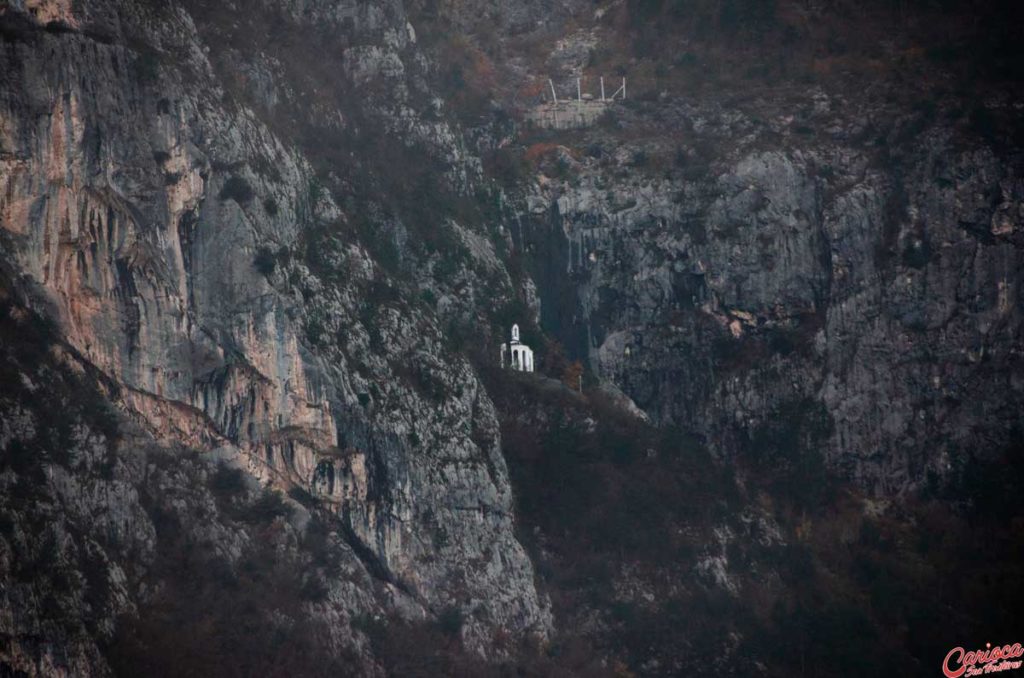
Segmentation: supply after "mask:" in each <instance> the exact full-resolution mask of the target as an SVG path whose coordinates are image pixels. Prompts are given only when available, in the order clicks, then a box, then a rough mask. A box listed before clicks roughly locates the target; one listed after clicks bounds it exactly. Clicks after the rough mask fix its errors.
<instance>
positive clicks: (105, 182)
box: [0, 2, 550, 650]
mask: <svg viewBox="0 0 1024 678" xmlns="http://www.w3.org/2000/svg"><path fill="white" fill-rule="evenodd" d="M207 9H208V8H206V7H205V6H204V5H201V4H198V3H197V4H196V6H195V7H190V6H188V5H179V4H172V5H159V6H158V5H153V6H150V5H147V4H139V3H105V2H97V3H83V4H82V5H81V6H78V5H76V6H74V7H63V8H58V7H55V6H51V5H49V4H45V3H44V4H42V5H38V4H35V3H28V4H26V5H20V4H15V5H13V6H10V7H8V8H7V9H6V10H3V13H2V15H0V20H2V21H3V22H4V23H3V28H4V38H3V40H4V42H3V52H2V56H0V60H2V62H3V73H4V75H3V76H2V77H3V86H2V87H0V99H2V101H0V186H2V187H3V188H2V198H0V215H2V216H0V220H2V224H3V228H4V231H5V238H6V241H5V242H6V243H7V244H6V245H5V248H4V249H5V257H7V259H8V260H9V261H10V262H11V263H13V264H14V265H15V266H16V268H17V269H18V270H19V271H20V272H21V281H20V283H19V285H20V286H21V287H23V288H25V289H29V290H31V291H32V294H33V296H34V297H35V298H36V299H37V302H36V305H37V307H38V308H43V307H44V306H45V307H46V309H47V312H49V313H50V314H52V316H53V317H54V318H56V319H57V320H58V322H59V324H60V327H61V331H62V333H63V335H64V336H65V337H66V340H67V342H68V344H69V345H70V347H71V348H72V349H73V350H74V351H75V353H76V354H77V355H78V356H80V359H81V360H82V361H83V362H84V363H86V364H88V365H90V366H91V367H94V368H95V369H97V370H99V372H100V373H102V374H103V375H105V377H107V378H109V379H111V380H112V381H113V382H114V383H115V384H117V386H118V387H119V393H120V396H119V398H118V401H119V403H120V404H121V406H122V407H124V408H125V410H126V411H127V412H128V413H129V414H130V415H131V416H132V417H133V418H134V419H135V420H136V421H137V422H138V423H139V424H140V425H141V426H142V427H143V428H144V429H145V430H146V431H147V432H148V434H149V435H152V436H153V437H155V438H156V439H158V440H161V441H163V442H164V443H165V444H181V445H187V446H194V447H198V448H200V449H207V450H208V449H212V448H225V449H228V450H234V451H235V453H237V454H240V455H241V456H240V458H241V459H242V460H244V465H245V467H246V468H247V470H248V471H249V472H250V473H252V474H253V475H255V476H256V477H257V478H259V479H260V480H261V481H264V482H266V483H269V484H271V485H273V486H276V487H279V488H281V489H288V488H291V487H299V488H304V489H305V490H308V491H310V492H312V493H314V494H315V495H317V496H319V497H320V498H322V499H323V500H324V501H325V502H327V503H328V504H329V505H331V506H333V507H334V509H335V510H336V512H337V515H338V516H340V517H341V519H342V520H343V522H344V524H345V525H346V526H348V529H349V530H350V535H351V537H352V539H353V540H355V542H356V548H357V551H356V552H357V553H359V554H360V555H361V556H362V557H363V558H364V559H365V560H366V561H367V562H366V566H367V567H369V568H370V569H371V571H373V572H375V573H377V574H378V575H379V576H383V577H384V578H385V579H386V580H387V581H388V582H390V583H391V584H393V585H394V586H396V587H398V588H399V589H400V590H402V591H404V593H403V595H407V596H409V597H410V598H411V599H412V600H414V601H416V605H419V606H422V607H424V608H426V609H428V610H432V611H434V612H438V611H440V610H442V609H445V608H447V607H455V608H458V609H462V610H463V611H464V613H465V614H466V619H467V622H466V624H465V625H464V627H463V629H464V631H463V633H464V636H465V640H466V641H467V642H468V643H469V644H470V645H471V646H474V647H477V648H479V649H481V650H483V649H485V648H486V647H487V646H488V644H489V641H488V639H489V638H490V636H491V633H492V632H493V630H494V629H497V628H506V629H508V630H510V631H513V632H514V633H517V634H518V633H525V632H535V633H538V634H541V635H543V634H545V633H546V631H547V629H548V628H549V625H550V620H549V616H548V613H547V612H546V611H545V608H544V606H543V604H542V603H541V601H539V600H538V597H537V594H536V592H535V590H534V587H533V581H532V578H533V573H532V567H531V565H530V562H529V560H528V559H527V557H526V555H525V553H524V552H523V550H522V548H521V547H520V546H519V544H518V542H517V541H516V539H515V537H514V536H513V527H512V525H513V518H512V515H511V508H510V488H509V485H508V479H507V473H506V471H505V468H504V461H503V459H502V456H501V453H500V440H499V438H498V434H497V425H496V419H495V415H494V411H493V406H492V405H491V403H490V401H489V399H488V397H487V395H486V393H485V392H484V391H483V389H482V387H481V386H480V385H479V383H478V382H477V380H476V378H475V376H474V374H473V371H472V370H471V368H470V367H469V365H468V363H467V362H466V361H465V359H464V358H461V357H458V356H456V355H453V354H450V353H448V352H447V351H446V350H445V349H444V344H443V341H442V335H441V333H440V331H439V329H438V326H437V320H436V319H435V318H434V316H433V315H432V314H431V313H430V312H428V311H426V310H424V309H422V308H419V307H417V306H415V305H410V304H408V303H405V302H404V301H402V302H401V303H393V304H383V303H382V304H380V306H379V307H376V308H374V309H373V311H374V313H375V317H368V316H366V315H365V313H366V311H367V306H368V303H367V299H366V297H365V293H366V290H367V289H370V288H372V289H376V290H386V289H387V288H388V287H389V286H390V285H391V284H392V283H391V282H389V276H388V274H387V273H386V272H385V271H384V270H383V269H382V268H381V266H380V264H379V263H378V262H377V261H375V259H374V258H373V257H372V256H371V255H370V254H369V253H368V252H367V250H366V249H365V247H364V246H362V245H361V244H359V243H358V242H357V241H356V240H355V239H352V240H350V241H349V242H346V243H343V241H342V240H341V239H340V237H339V236H330V237H331V238H332V240H331V242H332V243H334V244H336V245H337V246H339V248H340V251H339V252H338V259H336V260H335V261H332V262H331V267H330V268H328V269H321V271H320V273H319V274H317V273H314V272H312V271H311V270H310V268H309V267H308V266H306V265H305V264H304V263H303V261H301V260H299V259H297V258H296V260H294V261H286V260H285V258H282V257H280V256H279V255H282V254H283V253H287V252H291V251H297V250H300V249H301V248H302V247H303V246H304V245H305V241H304V238H306V234H308V233H309V232H310V231H314V230H316V229H324V228H327V227H331V226H334V225H336V224H338V223H344V222H351V221H352V220H354V219H355V218H357V217H358V216H359V215H357V214H355V213H354V212H352V211H350V210H347V209H344V206H341V207H339V206H338V204H336V201H335V199H334V196H335V195H337V193H333V192H332V190H329V189H326V188H322V186H323V184H321V183H320V182H322V181H324V180H325V179H324V176H323V175H322V174H318V170H317V169H316V168H315V167H314V166H313V164H312V163H311V161H310V159H309V158H308V157H307V156H306V155H305V154H304V152H303V144H308V145H310V146H307V147H308V148H315V147H316V146H317V145H322V144H325V143H331V142H330V141H327V140H318V139H316V138H313V139H309V138H299V140H298V143H296V138H297V137H299V132H298V131H297V130H295V129H289V127H288V126H287V125H286V124H284V125H283V124H282V123H284V122H285V120H286V119H287V116H288V115H292V116H298V115H300V114H303V115H309V116H314V117H317V116H323V119H325V120H326V121H327V122H326V123H324V124H325V125H326V126H327V128H328V129H327V131H326V132H325V135H330V134H335V135H338V134H348V135H349V138H355V139H358V138H359V136H360V134H361V133H362V132H360V130H359V129H357V128H356V127H355V123H353V122H351V121H350V119H349V118H350V116H351V117H352V118H358V116H360V115H364V114H367V113H372V115H374V116H375V117H376V118H377V119H378V120H380V121H383V129H388V130H389V132H388V133H391V134H396V135H401V136H405V137H407V138H408V139H409V140H410V141H413V140H426V141H425V142H424V143H427V142H429V148H430V149H431V150H430V151H429V153H431V154H433V155H435V156H438V157H439V158H440V160H439V161H443V162H454V165H453V167H454V169H453V170H452V173H451V175H450V176H451V180H452V182H454V183H455V184H458V183H459V182H463V183H464V182H466V181H469V180H470V179H471V178H472V176H473V175H474V170H473V164H472V162H468V161H463V160H461V159H460V158H461V156H460V152H459V149H458V146H457V144H456V143H455V141H454V136H453V135H452V133H451V131H450V130H448V129H447V127H446V126H445V125H444V124H443V123H438V122H432V121H429V120H426V119H424V118H422V117H420V116H419V115H418V114H416V113H415V112H413V111H412V110H410V109H409V108H408V104H407V102H408V101H409V96H408V92H407V88H409V87H414V88H415V87H418V88H421V89H422V88H423V87H424V85H423V82H422V75H420V73H421V72H422V70H423V66H422V64H419V61H417V60H420V61H422V57H420V56H418V54H417V52H416V47H415V42H414V41H415V34H414V31H413V30H412V29H411V27H410V26H409V25H408V23H407V22H406V20H405V19H404V16H403V14H402V9H401V7H400V6H399V5H397V4H390V5H388V4H385V5H381V6H375V7H369V6H363V7H359V6H356V5H352V6H345V5H342V6H338V5H334V4H327V3H323V4H317V3H314V4H313V5H309V6H305V5H300V4H295V5H288V6H285V7H283V8H281V10H280V11H278V10H276V9H272V8H264V9H262V10H260V11H258V12H254V13H253V16H257V17H259V20H266V21H267V22H268V25H272V26H274V27H276V29H277V30H281V31H283V32H286V33H287V32H289V31H290V32H292V33H301V32H302V31H307V30H309V31H315V30H318V28H317V27H326V29H327V33H328V34H329V37H328V39H327V40H326V42H327V44H331V45H332V46H333V47H335V48H337V49H339V50H340V52H339V61H340V63H341V65H342V67H341V68H340V69H337V68H331V69H329V72H330V73H332V74H333V75H334V76H335V77H336V78H337V81H336V82H333V83H322V82H321V83H319V84H318V86H320V87H324V88H325V89H327V90H329V94H330V95H331V96H333V95H334V93H335V92H340V91H343V90H344V88H346V87H352V88H359V87H361V86H363V85H365V86H366V88H367V91H366V93H365V102H364V103H365V106H366V108H365V109H362V111H361V109H359V108H358V107H356V108H355V109H346V110H344V111H342V110H336V111H334V112H333V113H332V112H331V111H326V110H324V109H323V108H322V107H323V106H324V98H325V97H327V96H328V95H327V94H324V93H323V92H321V93H320V96H319V97H317V96H310V95H309V93H308V92H304V91H299V90H298V88H299V87H302V86H305V85H306V84H307V82H304V81H303V82H297V81H294V80H291V79H289V75H290V74H291V73H293V72H294V71H295V69H300V68H302V67H303V66H304V65H303V64H297V63H286V62H282V61H279V60H275V58H274V57H272V56H270V55H269V54H266V53H263V54H262V56H263V58H262V59H253V60H249V59H248V57H247V56H245V55H244V53H243V51H242V50H243V49H245V47H244V46H242V45H240V44H238V43H237V42H236V41H233V40H227V41H224V42H217V43H214V44H211V43H210V42H209V40H210V39H211V38H214V37H216V36H217V35H218V30H219V28H218V27H221V28H223V25H222V24H219V23H218V22H220V21H222V20H226V19H225V18H224V17H223V16H220V15H218V14H217V12H216V10H214V11H213V13H212V15H211V14H208V13H204V12H206V11H207ZM228 16H229V17H230V16H235V15H234V14H231V13H230V12H229V13H228ZM253 20H254V21H255V20H256V19H253ZM197 26H201V27H202V29H199V28H197ZM247 28H251V27H247ZM204 31H208V33H204ZM334 31H337V33H335V32H334ZM221 37H223V36H221ZM236 37H237V35H236ZM250 39H255V36H250ZM407 60H411V62H412V64H413V65H412V67H410V68H407V67H406V66H404V65H403V64H405V63H406V61H407ZM235 65H238V66H239V70H238V71H237V72H234V71H233V70H232V67H233V66H235ZM243 65H244V66H243ZM225 69H228V70H225ZM229 75H230V77H229ZM235 76H237V77H235ZM232 78H233V79H232ZM382 84H383V86H384V87H385V88H386V91H385V92H384V93H382V94H380V95H376V94H374V93H371V92H370V91H369V89H370V88H375V87H380V86H382ZM361 96H362V95H361ZM296 102H299V103H301V104H302V108H301V109H300V108H299V103H296ZM317 119H319V118H317ZM292 120H293V121H294V120H295V118H292ZM302 122H303V124H305V120H303V121H302ZM375 129H377V128H375ZM370 133H371V132H370V131H369V130H367V132H366V134H370ZM290 135H295V136H290ZM333 138H335V139H336V138H337V137H336V136H335V137H333ZM357 171H358V170H357ZM326 181H331V178H330V177H328V178H327V179H326ZM332 193H333V195H332ZM366 197H368V196H365V195H364V196H362V198H366ZM381 228H384V226H381ZM396 228H401V227H400V225H398V226H396ZM396 232H397V231H396ZM323 254H328V253H327V252H323ZM278 259H280V261H279V260H278ZM335 265H336V266H337V268H333V266H335ZM325 271H326V273H325ZM395 300H396V302H398V301H399V299H398V298H397V297H396V299H395ZM410 375H412V376H410ZM424 385H426V386H424Z"/></svg>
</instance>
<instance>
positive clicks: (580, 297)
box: [522, 96, 1024, 495]
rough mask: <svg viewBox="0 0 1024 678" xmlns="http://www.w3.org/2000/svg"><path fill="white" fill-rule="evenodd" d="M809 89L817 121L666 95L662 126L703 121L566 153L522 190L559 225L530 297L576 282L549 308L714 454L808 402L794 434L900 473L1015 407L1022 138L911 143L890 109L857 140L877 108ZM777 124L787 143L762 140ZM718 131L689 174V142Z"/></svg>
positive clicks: (882, 475)
mask: <svg viewBox="0 0 1024 678" xmlns="http://www.w3.org/2000/svg"><path fill="white" fill-rule="evenodd" d="M816 101H817V105H818V106H819V108H820V112H819V113H816V114H814V115H812V116H811V118H810V119H809V120H808V121H807V124H808V125H813V126H814V130H815V131H813V132H810V133H809V134H808V135H805V136H809V135H810V134H813V135H814V138H813V139H801V138H799V136H798V135H796V134H794V133H793V132H789V131H787V129H786V124H787V122H786V117H785V116H781V115H780V117H779V118H774V119H768V120H764V121H758V122H755V121H753V120H752V119H751V118H749V117H747V115H745V114H744V113H745V111H743V109H740V110H736V109H732V110H729V111H728V112H726V111H724V110H722V109H720V108H710V109H696V108H694V107H686V108H681V109H677V110H675V111H674V113H675V116H676V117H674V118H673V119H672V123H671V125H673V126H678V127H679V128H682V129H693V130H700V132H696V131H695V132H694V133H693V134H690V135H687V138H686V139H684V140H683V141H680V142H678V145H676V143H669V144H667V143H664V142H663V141H661V140H656V139H651V140H643V141H630V142H628V143H621V144H615V145H611V146H608V147H595V149H594V154H598V155H599V157H587V156H585V155H584V156H583V157H582V158H581V159H580V160H579V161H575V160H571V161H570V163H571V170H570V174H571V175H572V178H570V179H568V180H562V181H552V182H550V183H548V184H547V185H546V186H544V187H543V189H540V190H538V191H537V192H536V193H531V194H529V195H527V196H526V198H525V200H526V204H527V205H532V206H533V209H532V210H531V212H532V213H531V214H530V218H529V220H528V221H527V222H526V224H527V225H525V226H524V229H523V232H522V233H523V234H522V237H523V238H524V240H525V241H526V242H527V243H531V244H529V245H527V247H530V246H534V247H536V248H537V250H538V251H546V252H550V249H547V248H545V247H544V245H543V243H545V242H546V241H549V240H551V239H552V238H555V239H556V240H562V241H563V244H562V245H561V246H560V247H559V248H558V250H557V254H556V255H555V256H556V257H557V258H556V260H555V261H553V262H543V264H541V265H539V266H538V268H539V269H541V270H544V271H547V272H548V279H547V284H546V285H542V287H541V295H542V298H545V299H546V298H547V296H551V297H555V296H556V294H557V293H556V292H553V291H552V288H559V287H561V286H565V285H572V286H574V287H575V288H576V289H577V294H576V295H575V296H574V297H572V298H571V299H568V300H565V302H564V305H563V306H562V307H560V308H558V309H551V314H550V318H551V321H552V324H555V323H556V322H557V323H558V324H559V325H560V331H561V332H562V336H564V337H566V339H567V341H569V342H574V343H575V345H576V346H577V347H578V348H579V350H580V351H582V352H583V354H584V355H587V356H588V357H589V360H590V362H591V365H592V366H593V367H594V369H595V370H596V371H597V372H598V373H599V374H600V375H601V376H602V377H604V378H606V379H608V380H611V381H613V382H615V383H616V384H617V385H619V386H620V387H621V388H622V389H623V390H624V391H625V392H626V393H627V394H628V395H630V396H631V397H632V398H633V399H634V400H635V401H636V403H637V404H638V405H639V406H640V407H641V408H642V409H644V410H645V411H646V412H647V413H648V414H650V415H652V416H654V417H656V418H657V419H658V420H659V421H662V422H666V423H676V424H679V425H683V426H685V427H686V428H689V429H692V430H696V431H700V432H701V433H703V434H704V435H705V436H706V437H707V439H708V441H709V443H710V444H711V446H712V447H713V448H714V449H716V450H718V451H719V452H720V453H722V454H726V455H732V454H735V453H736V452H737V451H738V450H739V449H741V448H745V447H749V446H750V444H751V443H752V441H754V439H755V438H756V432H757V431H759V430H763V429H771V428H773V427H775V426H776V425H777V424H778V423H779V421H780V420H783V419H787V420H792V418H793V416H794V415H797V416H806V417H808V418H816V419H818V420H819V422H818V423H817V424H815V427H816V430H815V432H814V433H815V436H816V438H817V439H816V440H814V441H808V442H810V443H811V444H816V445H818V446H820V449H821V452H822V453H823V454H824V456H825V458H826V459H827V460H828V461H829V463H830V464H831V465H832V466H833V467H834V468H836V469H838V470H840V471H841V473H842V474H843V475H845V476H848V477H853V478H856V479H857V480H858V481H859V482H861V483H863V484H864V485H865V486H866V487H868V488H871V489H872V490H874V491H877V492H879V493H881V494H886V495H889V494H893V493H900V492H903V491H906V490H908V489H914V488H919V487H920V486H921V485H922V484H923V483H924V482H925V481H926V480H927V478H928V477H929V475H930V474H934V475H935V476H936V477H940V478H941V477H948V476H949V475H950V472H951V471H952V470H953V469H962V468H963V465H964V464H965V463H967V460H968V459H969V458H970V457H971V455H973V454H975V453H977V452H978V451H979V448H984V447H989V448H990V449H997V448H999V447H1001V446H1002V445H1004V444H1005V443H1006V441H1007V440H1009V437H1010V433H1011V430H1012V429H1013V427H1014V426H1016V425H1017V424H1018V423H1019V421H1018V417H1017V414H1016V413H1017V412H1018V411H1019V409H1020V405H1021V395H1022V394H1021V383H1020V373H1019V370H1018V369H1017V367H1016V366H1017V365H1018V361H1019V347H1020V339H1021V312H1020V311H1021V307H1020V303H1019V298H1018V294H1019V290H1020V288H1021V280H1020V271H1021V270H1022V269H1021V263H1022V261H1021V258H1020V257H1021V249H1020V237H1019V235H1020V234H1019V233H1017V230H1016V229H1017V228H1018V227H1017V225H1016V224H1017V223H1018V222H1019V216H1011V215H1019V214H1020V213H1021V209H1022V208H1021V195H1022V186H1024V185H1022V183H1021V179H1020V164H1019V163H1020V157H1019V156H1014V157H1011V158H1007V159H1001V158H998V157H997V156H996V155H995V154H994V152H993V151H992V150H991V149H989V148H987V147H984V146H982V145H972V144H968V146H967V147H966V148H964V147H957V146H958V142H956V141H954V136H955V135H954V132H953V130H951V129H949V127H947V126H946V125H943V124H935V125H934V126H933V127H930V128H929V129H928V131H927V132H926V133H923V134H922V135H921V136H920V137H916V138H915V139H914V147H910V145H909V144H901V143H900V142H899V141H898V140H897V139H895V138H894V137H896V136H897V135H898V134H899V131H898V130H899V124H900V123H897V125H896V128H895V129H894V130H893V131H891V132H890V133H889V134H888V135H886V134H881V135H880V136H879V137H878V138H877V139H872V140H869V141H867V142H865V141H864V140H863V139H862V138H858V136H861V137H862V136H863V132H862V130H858V129H856V128H855V126H856V125H858V124H859V125H860V126H861V127H863V126H864V125H867V124H875V125H884V124H885V122H883V121H885V120H886V117H885V116H886V113H885V112H884V111H876V112H875V113H874V114H871V113H868V112H867V111H864V112H862V113H860V114H858V113H857V112H856V110H855V109H856V104H855V103H854V102H849V101H846V100H843V99H831V98H829V97H827V96H818V97H817V98H816ZM759 110H760V109H759ZM832 111H841V114H836V113H833V112H832ZM623 113H624V116H625V119H626V120H627V121H632V120H634V119H635V118H634V117H633V114H632V113H628V112H623ZM850 116H853V118H854V120H857V121H859V122H854V123H850V122H849V117H850ZM859 116H863V117H859ZM872 116H874V118H873V117H872ZM869 121H873V122H869ZM902 124H911V123H907V122H904V123H902ZM851 127H854V128H853V129H851ZM775 135H779V136H781V137H782V138H783V139H785V141H784V142H783V143H784V144H785V146H786V147H787V148H786V150H777V149H776V150H765V149H764V148H763V147H764V145H765V139H766V137H771V136H775ZM602 136H603V135H602V134H601V133H600V132H597V133H594V134H593V135H587V136H584V138H583V139H582V140H580V141H581V145H582V146H583V148H587V144H598V145H599V144H601V143H602ZM731 136H741V137H742V140H741V141H733V142H731V143H730V144H729V145H730V149H729V152H728V154H727V155H725V156H724V157H715V158H714V159H712V160H710V162H708V163H707V164H706V165H703V166H702V167H701V171H700V172H699V175H697V176H693V174H691V170H690V169H688V167H687V165H688V164H689V163H691V162H694V160H691V157H692V155H693V154H694V146H695V145H698V144H701V143H708V142H709V140H711V141H712V142H713V143H717V144H721V145H724V144H725V143H726V142H725V141H724V140H725V139H727V138H729V137H731ZM603 138H604V139H607V136H604V137H603ZM605 143H607V142H605ZM880 156H884V162H883V161H882V159H881V158H880ZM638 158H639V159H640V162H641V164H644V163H646V164H647V165H652V164H654V163H655V162H658V161H659V160H660V161H661V165H659V168H658V169H656V170H651V169H650V168H647V169H645V168H644V167H639V168H636V167H635V165H636V164H637V159H638ZM666 164H668V166H669V168H670V169H668V170H665V169H662V168H663V167H664V166H665V165H666ZM552 233H553V234H554V235H552ZM556 317H561V318H571V321H569V322H565V321H562V322H558V321H556V320H554V319H555V318H556ZM967 402H970V403H972V406H971V407H964V406H963V405H964V403H967ZM794 408H796V411H794ZM979 436H981V437H982V438H983V439H984V441H985V443H984V444H983V445H978V443H979ZM954 473H955V471H954Z"/></svg>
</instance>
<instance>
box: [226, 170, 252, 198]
mask: <svg viewBox="0 0 1024 678" xmlns="http://www.w3.org/2000/svg"><path fill="white" fill-rule="evenodd" d="M253 195H254V193H253V190H252V186H250V185H249V182H248V181H246V180H245V178H244V177H240V176H238V175H237V174H235V175H232V176H231V177H229V178H228V180H227V181H225V182H224V187H223V188H222V189H221V190H220V195H219V196H218V197H219V198H220V199H221V200H234V201H235V202H237V203H238V204H239V205H244V204H246V203H248V202H249V201H250V200H252V198H253Z"/></svg>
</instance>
